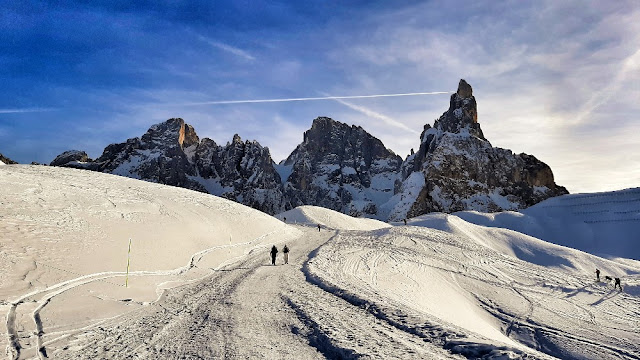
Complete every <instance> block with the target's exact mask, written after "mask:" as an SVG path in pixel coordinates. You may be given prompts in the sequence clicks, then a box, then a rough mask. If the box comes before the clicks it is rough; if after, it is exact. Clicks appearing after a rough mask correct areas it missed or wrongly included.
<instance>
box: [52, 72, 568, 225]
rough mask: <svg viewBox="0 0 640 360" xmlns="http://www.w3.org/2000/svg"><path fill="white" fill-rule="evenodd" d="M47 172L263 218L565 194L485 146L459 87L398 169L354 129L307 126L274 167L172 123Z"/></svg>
mask: <svg viewBox="0 0 640 360" xmlns="http://www.w3.org/2000/svg"><path fill="white" fill-rule="evenodd" d="M51 165H56V166H73V167H80V168H84V169H89V170H95V171H102V172H109V173H113V174H118V175H122V176H127V177H133V178H137V179H142V180H147V181H153V182H158V183H162V184H167V185H173V186H180V187H185V188H188V189H193V190H197V191H203V192H208V193H210V194H213V195H217V196H222V197H225V198H228V199H231V200H234V201H237V202H240V203H242V204H245V205H248V206H251V207H253V208H256V209H259V210H262V211H264V212H267V213H269V214H276V213H279V212H282V211H284V210H288V209H291V208H294V207H296V206H299V205H315V206H322V207H326V208H330V209H334V210H337V211H341V212H343V213H346V214H350V215H354V216H361V215H364V216H369V217H375V218H378V219H382V220H400V219H403V218H405V217H412V216H416V215H420V214H424V213H427V212H432V211H442V212H454V211H460V210H478V211H500V210H516V209H522V208H525V207H528V206H531V205H533V204H535V203H538V202H540V201H542V200H545V199H547V198H549V197H553V196H558V195H562V194H566V193H567V190H566V189H565V188H563V187H562V186H558V185H556V184H555V182H554V178H553V173H552V172H551V169H550V168H549V166H547V165H546V164H544V163H543V162H541V161H539V160H538V159H536V158H535V157H534V156H531V155H527V154H513V153H512V152H511V151H510V150H506V149H501V148H495V147H493V146H491V144H490V143H489V141H488V140H487V139H486V138H485V137H484V134H483V132H482V129H481V128H480V124H479V123H478V110H477V104H476V100H475V97H474V96H473V89H472V87H471V85H469V84H468V83H467V82H466V81H465V80H460V82H459V84H458V89H457V91H456V92H455V93H453V94H452V95H451V98H450V102H449V109H448V110H447V111H445V112H444V113H443V114H442V116H440V118H438V119H437V120H436V121H435V123H434V125H433V127H431V126H430V125H429V124H426V125H425V126H424V130H423V131H422V134H421V135H420V146H419V148H418V151H417V152H414V151H413V149H412V151H411V155H410V156H408V157H407V158H406V159H405V160H404V161H402V159H401V158H400V157H399V156H397V155H395V154H394V153H393V152H392V151H391V150H389V149H387V148H385V146H384V145H383V144H382V142H381V141H380V140H378V139H377V138H375V137H373V136H372V135H370V134H369V133H367V132H366V131H365V130H364V129H363V128H361V127H359V126H350V125H347V124H344V123H341V122H338V121H335V120H332V119H330V118H328V117H319V118H317V119H315V120H314V121H313V124H312V126H311V128H310V129H309V130H307V131H305V133H304V136H303V141H302V143H300V144H299V145H298V146H297V147H296V148H295V150H294V151H293V152H292V153H291V155H289V157H288V158H287V159H286V160H284V161H282V162H281V163H280V164H279V165H275V164H274V162H273V160H272V159H271V155H270V153H269V149H268V148H266V147H262V146H261V145H260V144H259V143H257V142H256V141H242V139H241V138H240V136H238V135H234V137H233V139H232V141H231V142H229V143H227V144H226V145H224V146H221V145H218V144H216V143H215V142H214V141H213V140H211V139H208V138H204V139H200V138H199V137H198V135H197V134H196V132H195V130H194V129H193V127H192V126H190V125H188V124H185V122H184V121H183V120H182V119H179V118H175V119H169V120H167V121H165V122H163V123H160V124H156V125H154V126H152V127H151V128H149V130H148V131H147V132H146V133H145V134H144V135H143V136H142V137H140V138H131V139H129V140H127V141H126V142H124V143H120V144H111V145H109V146H107V147H106V148H105V149H104V152H103V153H102V155H101V156H100V157H99V158H98V159H96V160H95V161H91V159H89V158H88V156H87V154H86V153H83V152H79V151H73V152H65V153H63V154H61V155H60V156H58V157H57V158H56V159H55V160H54V161H53V162H52V163H51Z"/></svg>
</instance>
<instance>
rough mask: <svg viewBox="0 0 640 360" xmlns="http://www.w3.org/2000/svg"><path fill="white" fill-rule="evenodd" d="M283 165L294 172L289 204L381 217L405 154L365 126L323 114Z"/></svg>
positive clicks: (287, 188)
mask: <svg viewBox="0 0 640 360" xmlns="http://www.w3.org/2000/svg"><path fill="white" fill-rule="evenodd" d="M281 165H282V166H284V167H288V168H289V171H290V172H291V175H290V176H289V177H288V179H287V180H286V183H285V184H284V188H285V195H286V199H287V201H288V204H290V207H296V206H299V205H316V206H322V207H325V208H329V209H333V210H337V211H341V212H343V213H346V214H350V215H353V216H360V215H370V216H376V215H378V206H379V205H380V204H383V203H385V202H386V201H388V200H389V199H390V198H391V196H392V195H393V186H394V183H395V181H396V180H397V178H398V171H399V170H400V166H401V165H402V158H400V157H399V156H398V155H396V154H394V153H393V152H392V151H391V150H389V149H387V148H385V147H384V145H383V144H382V142H381V141H380V140H378V139H377V138H375V137H373V136H372V135H371V134H369V133H367V132H366V131H365V130H364V129H363V128H361V127H360V126H349V125H347V124H344V123H341V122H338V121H335V120H332V119H330V118H327V117H319V118H317V119H315V120H314V121H313V124H312V125H311V129H309V130H307V131H306V132H305V133H304V138H303V142H302V143H301V144H300V145H298V146H297V147H296V149H295V150H293V152H292V153H291V155H289V157H288V158H287V159H286V160H285V161H284V162H282V163H281Z"/></svg>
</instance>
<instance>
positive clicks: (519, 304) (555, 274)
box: [304, 214, 640, 359]
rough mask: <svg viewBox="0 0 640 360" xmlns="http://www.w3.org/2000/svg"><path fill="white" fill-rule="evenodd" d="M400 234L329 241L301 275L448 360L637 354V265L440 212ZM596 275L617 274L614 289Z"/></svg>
mask: <svg viewBox="0 0 640 360" xmlns="http://www.w3.org/2000/svg"><path fill="white" fill-rule="evenodd" d="M410 225H417V226H395V227H393V228H390V229H380V230H377V231H370V232H350V233H341V232H339V233H338V234H337V235H336V236H335V237H334V238H332V240H331V241H329V242H327V243H326V244H324V245H322V246H321V247H320V248H319V249H317V250H316V251H315V252H314V253H312V257H311V258H310V260H309V261H308V262H307V264H306V265H305V268H304V271H305V273H306V275H307V277H308V278H309V279H310V280H311V281H312V282H314V283H316V284H317V285H318V286H320V287H321V288H323V289H325V290H326V291H329V292H332V293H333V294H335V295H337V296H339V297H341V298H343V299H345V300H346V301H348V302H350V303H351V304H354V305H356V306H359V307H360V308H363V309H367V310H368V311H369V312H370V313H371V314H372V315H374V316H376V317H377V318H379V319H381V320H383V321H385V322H387V323H389V324H391V325H392V326H394V327H397V328H400V329H403V330H404V331H407V332H410V333H413V334H416V335H418V336H420V337H424V338H426V339H431V340H430V341H432V342H435V343H441V344H442V346H443V347H444V348H445V349H449V350H450V351H451V352H452V353H454V354H461V355H464V356H467V357H471V358H487V359H494V358H495V359H503V358H508V359H512V358H535V359H537V358H548V357H547V355H551V356H554V357H558V358H599V359H610V358H611V359H613V358H618V357H622V358H634V357H633V355H631V354H634V353H636V354H637V351H640V347H639V346H638V345H635V344H636V343H637V342H636V341H635V339H637V336H638V330H637V318H636V314H637V312H638V311H640V301H639V300H638V290H637V289H638V286H639V284H640V276H639V274H640V265H638V264H635V266H634V265H633V264H628V265H623V264H619V263H615V262H613V261H610V260H607V259H602V258H598V257H596V256H593V255H590V254H586V253H583V252H581V251H578V250H573V249H568V248H563V247H561V246H558V245H554V244H549V243H545V242H543V241H541V240H539V239H534V238H531V237H529V236H526V235H523V234H520V233H517V232H514V231H510V230H504V231H503V232H500V231H499V229H490V228H484V227H482V226H478V225H474V224H471V223H468V222H466V221H464V220H462V219H460V218H458V217H456V216H451V215H445V214H434V215H425V216H422V217H419V218H414V219H412V220H411V222H410ZM426 226H429V227H432V228H427V227H426ZM596 267H599V268H600V270H601V271H602V273H601V276H602V278H603V279H602V280H603V281H602V282H596V281H595V273H594V272H595V269H596ZM605 275H614V276H619V277H621V278H622V282H623V286H624V291H623V292H619V291H618V290H615V289H613V284H612V283H607V282H605V281H604V276H605ZM603 334H606V336H603ZM629 344H634V345H631V346H630V345H629ZM542 352H543V353H546V355H545V354H543V353H542ZM620 355H622V356H620Z"/></svg>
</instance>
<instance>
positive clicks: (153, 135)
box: [51, 118, 284, 214]
mask: <svg viewBox="0 0 640 360" xmlns="http://www.w3.org/2000/svg"><path fill="white" fill-rule="evenodd" d="M51 165H55V166H68V167H76V168H83V169H88V170H95V171H101V172H107V173H112V174H116V175H121V176H126V177H131V178H136V179H141V180H146V181H152V182H157V183H161V184H166V185H172V186H179V187H184V188H187V189H192V190H196V191H202V192H208V193H210V194H213V195H217V196H222V197H225V198H228V199H231V200H234V201H237V202H239V203H242V204H245V205H248V206H251V207H253V208H256V209H258V210H262V211H265V212H267V213H271V214H274V213H277V212H280V211H283V210H284V208H283V203H284V201H283V198H282V185H281V181H280V177H279V175H278V173H277V172H276V170H275V168H274V167H273V165H274V163H273V160H272V159H271V155H270V154H269V149H268V148H264V147H262V146H261V145H260V144H259V143H257V142H255V141H247V142H242V140H241V139H240V137H239V136H238V135H235V136H234V138H233V141H232V142H231V143H230V144H227V145H226V146H218V145H217V144H216V143H215V142H214V141H213V140H211V139H208V138H204V139H202V140H200V138H199V137H198V135H197V134H196V132H195V130H194V128H193V127H192V126H191V125H189V124H186V123H185V122H184V120H182V119H180V118H173V119H169V120H167V121H165V122H162V123H160V124H156V125H153V126H151V127H150V128H149V130H148V131H147V132H146V133H145V134H144V135H142V137H140V138H137V137H136V138H131V139H128V140H127V141H126V142H124V143H120V144H111V145H108V146H107V147H106V148H105V149H104V151H103V153H102V155H101V156H100V157H99V158H98V159H96V160H95V161H91V160H90V159H88V157H87V156H86V154H85V153H84V152H78V151H73V152H65V153H63V154H61V155H59V156H58V157H56V159H55V160H54V161H53V162H52V163H51Z"/></svg>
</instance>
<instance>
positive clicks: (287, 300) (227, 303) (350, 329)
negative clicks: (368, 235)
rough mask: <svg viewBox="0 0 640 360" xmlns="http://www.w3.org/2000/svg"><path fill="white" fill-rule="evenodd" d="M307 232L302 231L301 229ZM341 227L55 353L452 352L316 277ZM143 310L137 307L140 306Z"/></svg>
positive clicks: (258, 258)
mask: <svg viewBox="0 0 640 360" xmlns="http://www.w3.org/2000/svg"><path fill="white" fill-rule="evenodd" d="M301 228H302V227H301ZM333 236H335V231H325V230H323V231H320V232H318V231H317V230H316V229H315V228H314V229H308V228H307V229H306V230H305V236H303V237H302V238H300V239H298V240H296V241H294V242H290V243H289V244H288V245H289V247H290V248H291V254H290V258H289V264H288V265H284V264H283V258H282V254H281V253H280V254H279V256H278V259H277V265H276V266H272V265H271V264H270V257H269V254H268V251H269V250H268V249H265V248H261V249H260V250H254V251H253V252H252V253H251V254H250V255H249V256H247V257H246V259H244V260H242V261H240V262H238V263H235V264H233V265H230V266H228V267H226V268H224V269H221V270H219V271H216V273H215V274H214V275H212V276H211V277H209V278H207V279H205V280H203V281H201V282H199V283H197V284H192V285H186V286H183V287H181V288H179V289H174V290H172V291H170V292H168V294H167V295H166V296H165V297H164V298H163V299H161V300H160V301H158V302H156V303H155V304H153V305H149V306H146V307H144V308H142V309H140V310H139V311H134V312H131V313H129V314H127V315H124V316H122V317H119V318H117V319H113V320H109V321H107V322H105V323H103V324H101V325H100V326H98V327H95V328H93V329H91V330H88V331H86V332H85V333H84V334H81V335H80V336H77V337H75V338H74V339H73V340H72V341H70V343H69V345H68V346H66V347H65V349H64V350H58V351H56V352H55V353H54V356H55V357H56V358H69V359H77V358H85V359H95V358H111V359H123V358H147V359H155V358H167V359H174V358H183V357H184V358H217V359H221V358H238V359H242V358H252V359H255V358H264V359H280V358H282V359H284V358H290V359H316V358H317V359H321V358H326V357H328V358H362V357H364V358H405V359H406V358H429V359H444V358H451V356H452V355H451V353H449V352H448V351H446V350H444V349H443V348H441V347H440V346H439V345H437V344H431V343H429V342H427V341H425V339H423V338H422V337H420V336H416V335H414V334H411V333H407V332H405V331H402V330H400V329H398V328H397V327H395V326H392V325H390V324H389V323H387V322H386V321H384V320H381V319H378V318H377V317H375V316H374V315H372V314H371V313H369V312H368V311H367V309H363V308H360V307H358V306H354V305H352V304H351V303H349V302H347V301H345V300H343V299H341V298H340V297H337V296H335V295H333V294H331V293H329V292H326V291H324V290H322V289H321V288H319V287H318V286H315V285H314V284H312V283H310V282H308V281H307V280H306V277H305V275H304V273H303V272H302V268H303V266H304V264H305V262H306V261H307V259H308V256H309V253H310V252H311V251H313V250H314V249H316V248H317V247H318V246H320V245H321V244H323V243H325V242H326V241H327V240H328V239H330V238H331V237H333ZM132 306H135V304H132Z"/></svg>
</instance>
